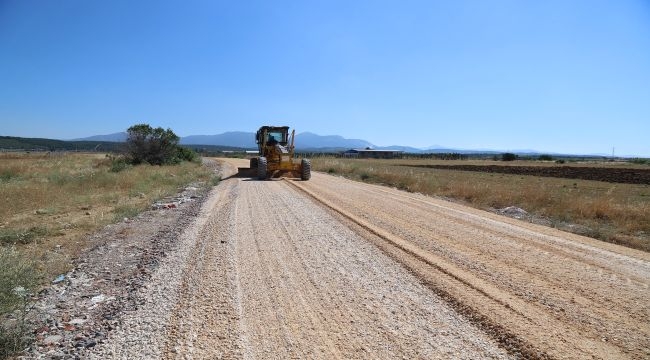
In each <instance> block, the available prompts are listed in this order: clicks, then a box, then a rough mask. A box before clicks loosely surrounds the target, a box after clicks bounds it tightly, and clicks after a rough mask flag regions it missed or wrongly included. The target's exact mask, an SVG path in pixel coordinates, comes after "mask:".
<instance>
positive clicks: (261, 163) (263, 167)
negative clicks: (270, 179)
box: [257, 156, 268, 180]
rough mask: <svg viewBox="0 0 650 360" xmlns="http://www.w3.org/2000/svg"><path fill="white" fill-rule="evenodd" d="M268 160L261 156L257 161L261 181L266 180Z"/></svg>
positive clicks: (258, 176)
mask: <svg viewBox="0 0 650 360" xmlns="http://www.w3.org/2000/svg"><path fill="white" fill-rule="evenodd" d="M267 165H268V164H267V162H266V158H265V157H263V156H260V157H259V159H258V160H257V178H258V179H260V180H266V169H267V167H268V166H267Z"/></svg>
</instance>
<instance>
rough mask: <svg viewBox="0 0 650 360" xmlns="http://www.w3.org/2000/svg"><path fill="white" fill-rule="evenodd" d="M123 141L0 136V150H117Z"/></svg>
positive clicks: (122, 144)
mask: <svg viewBox="0 0 650 360" xmlns="http://www.w3.org/2000/svg"><path fill="white" fill-rule="evenodd" d="M123 147H124V143H118V142H110V141H65V140H55V139H41V138H23V137H15V136H0V151H3V150H5V151H7V150H8V151H18V150H23V151H101V152H117V151H120V150H121V149H122V148H123Z"/></svg>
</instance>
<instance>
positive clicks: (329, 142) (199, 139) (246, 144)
mask: <svg viewBox="0 0 650 360" xmlns="http://www.w3.org/2000/svg"><path fill="white" fill-rule="evenodd" d="M126 138H127V133H126V132H119V133H113V134H108V135H94V136H90V137H86V138H80V139H73V140H71V141H107V142H124V141H126ZM180 144H181V145H217V146H227V147H233V148H244V149H256V148H257V144H256V143H255V133H254V132H245V131H230V132H225V133H222V134H216V135H190V136H184V137H181V139H180ZM296 148H297V149H298V150H302V151H310V150H314V151H341V150H347V149H365V148H371V149H375V150H399V151H403V152H405V153H460V154H500V153H502V152H503V151H499V150H488V149H479V150H468V149H454V148H447V147H444V146H440V145H433V146H430V147H427V148H415V147H410V146H404V145H391V146H375V145H374V144H372V143H370V142H368V141H366V140H361V139H346V138H344V137H342V136H339V135H318V134H314V133H311V132H303V133H300V134H297V135H296ZM508 152H513V153H517V154H521V155H534V154H540V152H538V151H535V150H508ZM553 155H555V154H553Z"/></svg>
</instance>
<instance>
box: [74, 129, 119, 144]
mask: <svg viewBox="0 0 650 360" xmlns="http://www.w3.org/2000/svg"><path fill="white" fill-rule="evenodd" d="M126 136H127V134H126V132H125V131H123V132H118V133H114V134H108V135H95V136H90V137H87V138H81V139H72V140H70V141H111V142H125V141H126Z"/></svg>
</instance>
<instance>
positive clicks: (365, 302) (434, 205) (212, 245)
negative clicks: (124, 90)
mask: <svg viewBox="0 0 650 360" xmlns="http://www.w3.org/2000/svg"><path fill="white" fill-rule="evenodd" d="M230 162H231V163H230V164H231V165H230V170H229V171H227V173H229V174H233V173H234V171H235V169H236V166H247V161H246V162H237V161H236V160H230ZM226 175H228V174H226ZM173 254H174V255H173V256H168V257H166V258H164V259H163V260H162V261H161V263H160V266H159V268H158V270H157V271H156V273H155V274H154V275H153V276H152V279H151V282H150V284H148V285H147V286H146V287H144V288H143V289H142V294H141V295H142V296H143V298H144V299H146V303H145V304H143V306H141V307H140V308H139V309H138V310H136V311H134V312H132V313H129V314H126V315H124V319H123V322H122V326H120V327H119V328H118V329H116V330H114V331H112V332H111V334H110V335H109V339H108V341H107V342H106V343H104V344H102V346H98V347H97V349H95V350H96V351H95V352H94V353H93V356H94V357H96V358H107V357H110V358H136V357H137V358H142V357H145V358H168V359H176V358H213V359H214V358H216V359H218V358H223V359H239V358H245V359H272V358H278V359H288V358H296V359H304V358H315V359H336V358H340V359H354V358H359V359H362V358H363V359H366V358H376V359H387V358H398V359H401V358H407V359H413V358H422V359H436V358H439V359H448V358H459V359H479V358H571V359H591V358H597V359H598V358H600V359H624V358H638V359H641V358H649V357H650V289H649V287H650V256H649V254H647V253H644V252H640V251H636V250H632V249H627V248H623V247H619V246H616V245H612V244H607V243H602V242H599V241H596V240H592V239H589V238H585V237H581V236H577V235H573V234H569V233H564V232H560V231H557V230H555V229H551V228H546V227H542V226H538V225H533V224H529V223H525V222H521V221H518V220H514V219H509V218H505V217H501V216H498V215H495V214H491V213H487V212H483V211H480V210H476V209H471V208H468V207H465V206H461V205H458V204H454V203H450V202H446V201H442V200H438V199H434V198H431V197H426V196H421V195H417V194H410V193H406V192H402V191H398V190H395V189H389V188H385V187H380V186H373V185H368V184H363V183H357V182H352V181H349V180H345V179H342V178H337V177H332V176H328V175H324V174H319V173H315V174H313V177H312V179H311V180H310V181H306V182H301V181H293V180H272V181H256V180H251V179H247V178H237V177H231V178H228V179H225V180H223V181H222V182H221V184H219V186H217V187H216V188H214V189H213V190H212V192H211V193H210V196H209V198H208V200H207V201H206V202H205V203H204V204H203V208H202V209H201V211H200V213H199V215H198V216H197V218H196V221H195V222H194V223H193V224H192V225H191V226H189V227H187V228H186V229H185V230H184V232H183V234H182V235H181V237H180V240H179V242H178V247H177V249H176V250H175V251H174V252H173Z"/></svg>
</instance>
